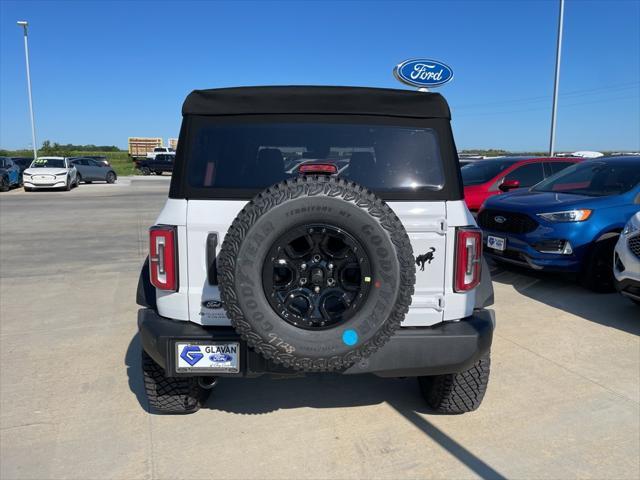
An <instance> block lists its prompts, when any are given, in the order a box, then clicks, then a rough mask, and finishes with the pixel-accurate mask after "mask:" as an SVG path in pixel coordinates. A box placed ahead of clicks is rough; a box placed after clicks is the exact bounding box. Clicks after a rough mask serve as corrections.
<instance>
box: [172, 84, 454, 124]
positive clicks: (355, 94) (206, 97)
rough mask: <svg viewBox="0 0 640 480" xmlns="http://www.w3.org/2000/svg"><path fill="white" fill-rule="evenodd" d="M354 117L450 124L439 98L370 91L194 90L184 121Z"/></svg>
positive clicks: (299, 88) (309, 88) (292, 88)
mask: <svg viewBox="0 0 640 480" xmlns="http://www.w3.org/2000/svg"><path fill="white" fill-rule="evenodd" d="M286 113H297V114H314V113H315V114H351V115H382V116H392V117H416V118H445V119H451V113H450V111H449V105H447V101H446V100H445V99H444V97H443V96H442V95H440V94H439V93H427V92H418V91H412V90H397V89H392V88H367V87H313V86H281V87H238V88H215V89H211V90H194V91H193V92H191V93H190V94H189V95H188V96H187V99H186V100H185V102H184V104H183V106H182V115H247V114H286Z"/></svg>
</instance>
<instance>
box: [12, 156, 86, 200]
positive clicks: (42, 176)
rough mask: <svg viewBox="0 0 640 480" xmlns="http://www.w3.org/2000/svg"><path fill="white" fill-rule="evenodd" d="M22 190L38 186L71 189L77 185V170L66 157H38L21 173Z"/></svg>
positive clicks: (34, 188)
mask: <svg viewBox="0 0 640 480" xmlns="http://www.w3.org/2000/svg"><path fill="white" fill-rule="evenodd" d="M23 183H24V191H25V192H30V191H32V190H36V189H40V188H63V189H65V190H71V188H72V187H77V186H78V170H76V167H75V166H74V165H73V164H72V163H71V162H70V161H69V159H68V158H66V157H38V158H36V159H35V160H34V161H33V162H32V163H31V165H30V166H29V168H27V169H26V170H25V171H24V173H23Z"/></svg>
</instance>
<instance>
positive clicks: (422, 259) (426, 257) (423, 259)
mask: <svg viewBox="0 0 640 480" xmlns="http://www.w3.org/2000/svg"><path fill="white" fill-rule="evenodd" d="M429 250H430V251H429V252H427V253H423V254H422V255H418V257H417V258H416V265H418V266H419V267H420V271H421V272H424V264H425V263H431V260H433V252H435V251H436V249H435V248H434V247H429Z"/></svg>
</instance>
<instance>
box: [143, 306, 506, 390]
mask: <svg viewBox="0 0 640 480" xmlns="http://www.w3.org/2000/svg"><path fill="white" fill-rule="evenodd" d="M494 327H495V319H494V314H493V311H492V310H485V309H481V310H476V311H475V312H474V314H473V315H472V316H470V317H467V318H464V319H462V320H460V321H458V322H446V323H441V324H439V325H436V326H433V327H420V328H418V327H411V328H402V329H401V330H400V331H398V332H397V333H396V334H395V335H394V336H393V337H391V339H390V340H389V342H388V343H386V344H385V345H384V346H383V347H382V348H381V349H380V350H378V351H377V352H376V353H374V354H373V355H372V356H371V357H369V358H367V359H364V360H362V361H361V362H359V363H357V364H355V365H353V366H351V367H349V368H348V369H346V370H345V371H343V372H341V373H343V374H346V375H351V374H360V373H373V374H375V375H378V376H381V377H416V376H423V375H441V374H445V373H455V372H460V371H463V370H466V369H468V368H469V367H471V366H472V365H473V364H474V363H475V362H476V361H477V360H478V358H480V357H481V356H482V355H483V354H485V353H486V352H487V351H489V349H490V347H491V341H492V339H493V330H494ZM138 329H139V332H140V340H141V343H142V348H143V349H144V350H145V351H146V352H147V353H148V354H149V355H150V356H151V357H152V358H153V359H154V360H155V361H156V363H158V364H159V365H160V366H162V367H163V368H164V370H165V372H166V375H167V376H194V375H197V374H194V373H177V372H176V367H175V363H176V348H175V343H176V341H178V340H180V341H200V342H202V341H233V342H239V343H240V352H241V356H240V372H239V373H237V374H220V375H219V376H236V377H237V376H240V377H256V376H260V375H263V374H267V373H270V374H278V375H286V374H298V373H299V372H296V371H295V370H291V369H289V368H285V367H283V366H281V365H276V364H274V363H272V362H271V361H269V360H266V359H265V358H264V357H263V356H261V355H260V354H258V353H256V352H254V351H253V350H252V349H251V348H249V347H248V346H247V345H246V343H245V342H244V341H243V340H241V339H240V337H239V336H238V334H237V333H236V332H235V331H234V330H233V329H232V328H231V327H203V326H201V325H197V324H194V323H190V322H185V321H178V320H172V319H169V318H165V317H161V316H160V315H158V314H157V313H156V312H155V310H151V309H148V308H142V309H140V310H138Z"/></svg>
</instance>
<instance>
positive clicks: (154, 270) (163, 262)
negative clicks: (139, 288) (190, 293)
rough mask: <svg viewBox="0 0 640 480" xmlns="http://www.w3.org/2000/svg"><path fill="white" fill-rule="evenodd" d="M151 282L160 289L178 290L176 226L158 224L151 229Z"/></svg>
mask: <svg viewBox="0 0 640 480" xmlns="http://www.w3.org/2000/svg"><path fill="white" fill-rule="evenodd" d="M149 271H150V273H151V283H152V284H153V286H154V287H156V288H158V289H160V290H168V291H172V292H175V291H177V290H178V253H177V239H176V227H173V226H167V225H156V226H154V227H151V229H150V230H149Z"/></svg>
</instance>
